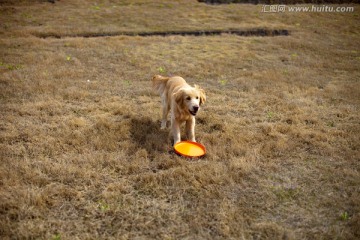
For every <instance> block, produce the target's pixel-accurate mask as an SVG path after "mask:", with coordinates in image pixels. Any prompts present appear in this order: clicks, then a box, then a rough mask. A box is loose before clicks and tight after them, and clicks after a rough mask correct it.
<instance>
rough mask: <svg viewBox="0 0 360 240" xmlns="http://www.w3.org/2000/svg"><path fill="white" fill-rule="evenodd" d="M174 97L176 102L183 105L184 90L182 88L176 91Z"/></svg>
mask: <svg viewBox="0 0 360 240" xmlns="http://www.w3.org/2000/svg"><path fill="white" fill-rule="evenodd" d="M174 99H175V102H176V104H178V105H179V106H183V105H184V90H183V89H180V90H178V91H177V92H176V93H174Z"/></svg>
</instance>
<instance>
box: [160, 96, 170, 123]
mask: <svg viewBox="0 0 360 240" xmlns="http://www.w3.org/2000/svg"><path fill="white" fill-rule="evenodd" d="M161 104H162V118H161V129H166V123H167V116H168V114H169V105H168V103H167V101H166V96H161Z"/></svg>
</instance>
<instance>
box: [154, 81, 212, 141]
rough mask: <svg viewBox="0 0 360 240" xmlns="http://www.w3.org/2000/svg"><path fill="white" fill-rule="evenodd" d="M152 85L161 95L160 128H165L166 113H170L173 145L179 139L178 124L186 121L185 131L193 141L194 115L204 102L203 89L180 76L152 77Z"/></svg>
mask: <svg viewBox="0 0 360 240" xmlns="http://www.w3.org/2000/svg"><path fill="white" fill-rule="evenodd" d="M152 82H153V87H154V89H155V90H157V92H158V93H159V94H160V96H161V102H162V121H161V129H165V128H166V122H167V115H168V113H169V111H171V112H170V114H171V118H170V120H171V130H172V134H173V137H174V145H175V144H176V143H178V142H180V141H181V136H180V126H181V124H182V123H184V122H186V133H187V137H188V139H189V140H190V141H193V142H195V141H196V140H195V116H196V114H197V112H198V110H199V109H200V106H201V105H202V104H204V103H205V101H206V96H205V91H204V90H203V89H201V88H200V87H199V86H197V85H194V87H192V86H190V85H189V84H187V82H186V81H185V80H184V79H183V78H182V77H178V76H175V77H163V76H160V75H155V76H154V77H153V78H152Z"/></svg>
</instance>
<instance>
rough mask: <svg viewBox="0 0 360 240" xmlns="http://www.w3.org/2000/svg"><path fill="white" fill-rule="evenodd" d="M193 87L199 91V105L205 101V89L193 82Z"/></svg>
mask: <svg viewBox="0 0 360 240" xmlns="http://www.w3.org/2000/svg"><path fill="white" fill-rule="evenodd" d="M195 88H196V89H197V90H198V91H199V92H200V105H202V104H204V103H205V102H206V95H205V90H204V89H202V88H200V87H199V86H198V85H196V84H195Z"/></svg>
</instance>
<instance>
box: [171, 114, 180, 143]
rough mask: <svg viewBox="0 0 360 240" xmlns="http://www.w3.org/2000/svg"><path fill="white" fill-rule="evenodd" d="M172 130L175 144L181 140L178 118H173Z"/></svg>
mask: <svg viewBox="0 0 360 240" xmlns="http://www.w3.org/2000/svg"><path fill="white" fill-rule="evenodd" d="M171 130H172V134H173V137H174V145H175V144H177V143H178V142H180V141H181V136H180V122H179V121H177V120H176V118H171Z"/></svg>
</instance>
